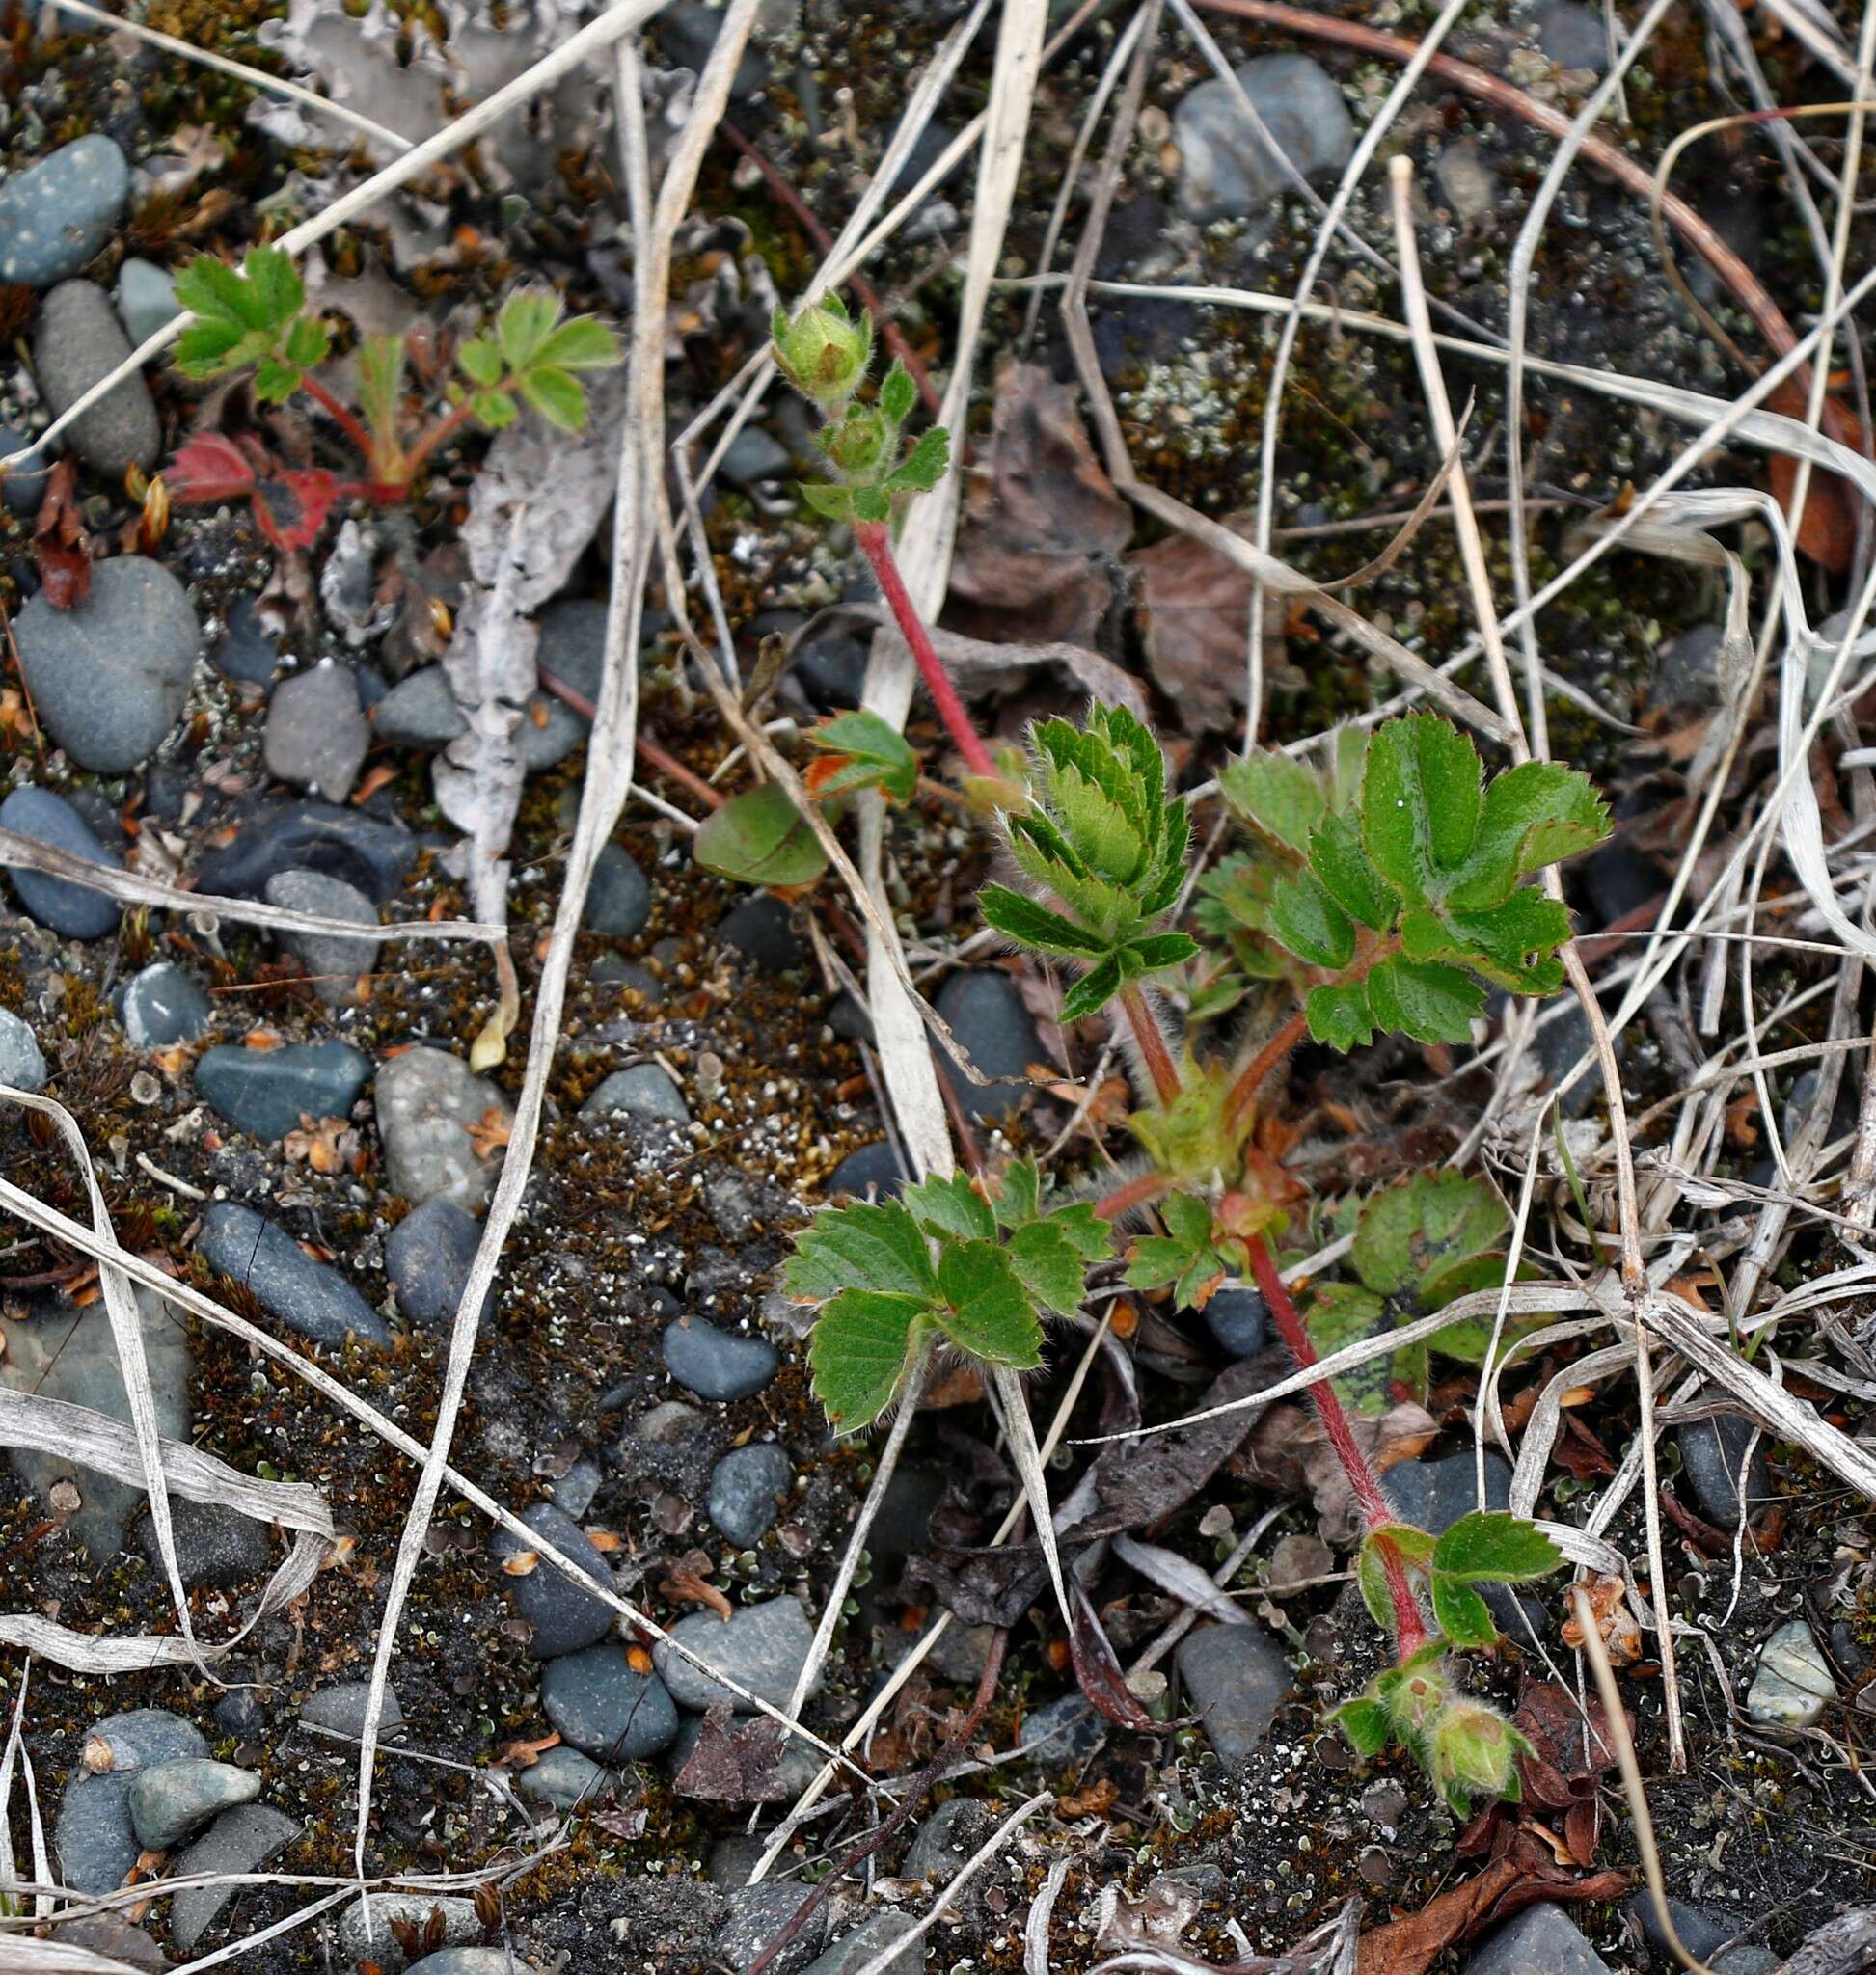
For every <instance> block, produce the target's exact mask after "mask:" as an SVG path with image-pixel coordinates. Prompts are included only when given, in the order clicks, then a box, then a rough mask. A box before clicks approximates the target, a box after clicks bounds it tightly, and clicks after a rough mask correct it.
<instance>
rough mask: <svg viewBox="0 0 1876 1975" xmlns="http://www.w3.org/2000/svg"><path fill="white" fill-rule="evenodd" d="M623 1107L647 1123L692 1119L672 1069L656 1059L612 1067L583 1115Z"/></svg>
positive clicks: (597, 1114)
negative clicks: (619, 1067)
mask: <svg viewBox="0 0 1876 1975" xmlns="http://www.w3.org/2000/svg"><path fill="white" fill-rule="evenodd" d="M620 1111H622V1112H623V1113H624V1114H625V1115H626V1117H628V1118H637V1119H639V1121H641V1122H642V1123H657V1122H660V1121H662V1122H663V1123H667V1124H689V1123H690V1122H691V1107H690V1105H688V1104H687V1103H686V1102H685V1101H684V1093H683V1092H682V1091H680V1090H679V1089H678V1087H677V1086H676V1084H674V1083H673V1082H672V1081H671V1078H670V1073H669V1071H667V1070H666V1069H663V1068H662V1067H661V1066H660V1065H658V1064H656V1063H635V1064H634V1065H633V1066H632V1067H631V1069H615V1070H613V1072H612V1075H611V1076H609V1077H606V1078H605V1079H604V1080H603V1081H602V1082H601V1083H600V1084H599V1085H598V1086H597V1087H596V1088H595V1090H594V1091H593V1094H592V1096H590V1097H588V1098H587V1099H586V1101H585V1103H584V1104H582V1105H581V1107H580V1115H581V1117H582V1118H604V1117H606V1116H607V1115H608V1114H609V1113H611V1112H620Z"/></svg>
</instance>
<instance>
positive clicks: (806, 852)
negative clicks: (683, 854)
mask: <svg viewBox="0 0 1876 1975" xmlns="http://www.w3.org/2000/svg"><path fill="white" fill-rule="evenodd" d="M691 854H692V855H693V857H694V858H695V859H696V861H697V862H698V863H699V864H701V865H702V866H703V868H704V869H705V870H706V871H714V872H715V873H716V874H717V875H718V876H719V877H720V878H734V879H739V880H740V881H741V882H742V883H744V884H812V883H813V881H814V880H815V879H817V878H819V877H820V875H821V874H822V872H824V871H825V870H826V869H827V868H828V853H827V852H825V851H824V850H823V849H822V848H821V845H820V841H819V839H818V838H817V837H816V836H815V834H814V832H813V830H811V829H810V828H809V827H808V825H807V823H806V821H805V819H804V818H803V817H802V813H801V811H800V810H799V809H797V808H796V807H795V805H794V803H793V802H791V801H790V800H789V798H788V796H787V793H786V791H784V790H783V789H782V787H781V786H780V784H779V783H776V782H761V783H759V784H757V786H756V787H755V788H753V789H746V790H744V792H743V793H742V794H741V795H740V796H732V797H731V798H730V799H729V800H728V801H727V802H725V803H724V804H723V806H722V807H721V808H720V809H719V810H717V811H716V812H715V813H714V814H713V815H711V816H710V817H709V818H708V819H707V820H706V821H705V823H704V825H703V826H702V827H701V828H700V829H699V830H698V831H697V833H696V836H695V838H694V839H693V844H692V852H691Z"/></svg>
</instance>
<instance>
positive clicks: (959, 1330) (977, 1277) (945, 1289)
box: [933, 1241, 1043, 1371]
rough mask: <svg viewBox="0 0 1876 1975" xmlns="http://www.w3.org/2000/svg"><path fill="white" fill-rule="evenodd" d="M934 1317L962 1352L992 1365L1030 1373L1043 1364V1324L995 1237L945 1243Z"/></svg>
mask: <svg viewBox="0 0 1876 1975" xmlns="http://www.w3.org/2000/svg"><path fill="white" fill-rule="evenodd" d="M938 1295H939V1297H940V1298H941V1299H942V1300H941V1302H940V1303H939V1304H938V1308H937V1309H936V1310H934V1312H933V1315H934V1316H935V1317H936V1319H937V1321H938V1328H939V1329H940V1330H942V1331H943V1333H944V1335H945V1336H946V1337H947V1338H949V1339H951V1341H952V1342H953V1343H954V1344H956V1345H957V1346H958V1347H959V1348H960V1349H961V1350H965V1351H968V1352H969V1353H970V1354H971V1356H972V1357H973V1358H982V1359H984V1360H986V1361H987V1362H988V1363H990V1364H992V1365H1004V1366H1009V1367H1010V1368H1011V1369H1012V1370H1014V1371H1030V1370H1033V1369H1034V1368H1035V1367H1036V1366H1038V1365H1040V1364H1041V1363H1042V1362H1043V1327H1042V1324H1041V1322H1040V1321H1039V1320H1038V1318H1037V1316H1036V1308H1035V1305H1034V1304H1033V1303H1031V1302H1030V1300H1029V1294H1028V1291H1027V1290H1025V1289H1024V1287H1023V1286H1022V1284H1021V1283H1020V1281H1019V1280H1018V1279H1017V1275H1016V1271H1015V1270H1014V1269H1013V1268H1012V1267H1011V1264H1010V1258H1009V1256H1008V1255H1007V1254H1006V1253H1005V1252H1004V1250H1002V1249H1001V1248H999V1247H998V1246H997V1245H996V1243H995V1242H994V1241H962V1242H954V1243H951V1244H950V1245H948V1246H947V1247H946V1248H945V1250H944V1253H943V1254H942V1255H941V1256H940V1257H939V1258H938Z"/></svg>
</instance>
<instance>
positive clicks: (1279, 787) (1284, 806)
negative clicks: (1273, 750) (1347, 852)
mask: <svg viewBox="0 0 1876 1975" xmlns="http://www.w3.org/2000/svg"><path fill="white" fill-rule="evenodd" d="M1218 792H1219V794H1220V795H1222V796H1223V797H1224V798H1225V800H1226V802H1227V803H1228V804H1229V805H1230V807H1231V810H1232V813H1233V814H1234V815H1235V816H1237V817H1238V818H1239V819H1240V820H1241V821H1243V822H1244V823H1247V824H1249V825H1250V826H1251V827H1252V828H1253V829H1255V830H1257V831H1259V832H1260V833H1261V834H1262V835H1264V836H1266V837H1268V838H1269V839H1270V840H1271V841H1272V842H1273V843H1277V844H1281V845H1282V846H1283V848H1284V849H1285V850H1287V851H1291V852H1294V853H1295V854H1296V855H1297V856H1298V857H1306V856H1308V855H1309V843H1310V836H1311V833H1312V832H1313V831H1314V830H1315V829H1316V827H1317V825H1319V823H1321V821H1322V819H1323V818H1324V817H1325V816H1326V815H1327V814H1328V810H1329V798H1328V797H1327V795H1326V794H1325V793H1324V791H1323V788H1322V783H1321V780H1320V778H1319V776H1317V775H1316V774H1314V773H1312V772H1311V771H1310V770H1308V769H1306V768H1305V767H1304V766H1303V765H1302V763H1301V762H1299V761H1292V760H1291V758H1290V757H1289V755H1287V754H1270V753H1264V752H1259V753H1256V754H1247V755H1246V756H1245V757H1244V758H1243V760H1241V761H1234V762H1233V763H1232V764H1231V766H1230V767H1229V768H1226V769H1221V770H1220V771H1219V772H1218Z"/></svg>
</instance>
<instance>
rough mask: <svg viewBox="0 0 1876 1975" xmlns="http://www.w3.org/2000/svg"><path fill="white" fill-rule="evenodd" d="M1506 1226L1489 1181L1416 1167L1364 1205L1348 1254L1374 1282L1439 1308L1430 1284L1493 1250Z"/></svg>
mask: <svg viewBox="0 0 1876 1975" xmlns="http://www.w3.org/2000/svg"><path fill="white" fill-rule="evenodd" d="M1509 1226H1510V1216H1509V1214H1508V1213H1507V1212H1506V1211H1505V1207H1504V1204H1503V1203H1502V1202H1501V1201H1500V1200H1499V1198H1498V1195H1497V1194H1496V1193H1494V1192H1493V1190H1492V1188H1491V1187H1490V1185H1489V1184H1488V1183H1487V1182H1486V1181H1485V1180H1483V1179H1480V1178H1476V1177H1469V1176H1467V1175H1465V1174H1462V1173H1455V1172H1453V1171H1452V1170H1451V1169H1446V1170H1443V1171H1441V1172H1439V1173H1416V1174H1414V1175H1413V1177H1411V1178H1408V1179H1405V1180H1402V1181H1401V1182H1400V1184H1399V1185H1396V1186H1390V1187H1388V1188H1386V1189H1385V1190H1384V1191H1383V1192H1380V1193H1376V1194H1371V1195H1370V1196H1369V1198H1368V1199H1367V1200H1366V1201H1364V1202H1363V1203H1362V1208H1361V1212H1360V1214H1359V1216H1358V1217H1357V1219H1356V1222H1355V1237H1354V1243H1353V1246H1352V1249H1351V1251H1350V1255H1349V1259H1350V1260H1351V1261H1352V1262H1353V1263H1354V1267H1355V1273H1356V1274H1357V1275H1358V1276H1360V1278H1361V1279H1362V1281H1363V1282H1364V1283H1365V1284H1367V1285H1368V1286H1369V1288H1371V1289H1373V1290H1376V1291H1378V1292H1379V1294H1381V1295H1383V1296H1408V1297H1411V1298H1412V1299H1413V1301H1414V1302H1415V1304H1416V1305H1418V1306H1419V1307H1420V1308H1421V1309H1423V1310H1437V1309H1438V1308H1439V1307H1440V1305H1439V1303H1438V1302H1435V1301H1432V1300H1429V1289H1428V1285H1429V1284H1431V1283H1434V1282H1436V1281H1438V1280H1439V1279H1440V1278H1442V1277H1444V1276H1445V1275H1446V1274H1447V1272H1448V1271H1449V1270H1451V1269H1453V1268H1455V1267H1456V1266H1457V1265H1458V1264H1460V1263H1462V1262H1467V1261H1471V1260H1473V1259H1475V1258H1478V1257H1481V1256H1483V1255H1486V1254H1487V1253H1489V1251H1491V1250H1492V1249H1494V1248H1496V1247H1497V1245H1498V1244H1499V1242H1500V1241H1502V1240H1503V1238H1504V1236H1505V1232H1506V1230H1507V1229H1508V1228H1509Z"/></svg>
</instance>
